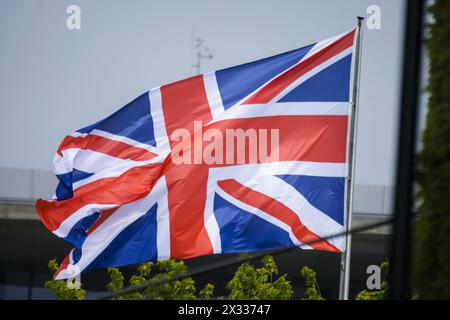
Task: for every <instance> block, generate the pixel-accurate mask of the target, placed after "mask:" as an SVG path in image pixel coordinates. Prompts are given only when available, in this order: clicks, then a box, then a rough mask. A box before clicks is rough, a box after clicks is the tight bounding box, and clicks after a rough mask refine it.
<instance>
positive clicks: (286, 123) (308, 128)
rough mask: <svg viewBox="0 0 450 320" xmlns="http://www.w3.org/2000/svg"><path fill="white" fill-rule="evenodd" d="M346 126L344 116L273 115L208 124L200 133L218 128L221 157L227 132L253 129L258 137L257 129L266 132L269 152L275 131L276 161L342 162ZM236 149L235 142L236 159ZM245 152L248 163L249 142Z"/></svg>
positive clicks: (344, 151) (344, 152) (344, 155)
mask: <svg viewBox="0 0 450 320" xmlns="http://www.w3.org/2000/svg"><path fill="white" fill-rule="evenodd" d="M347 124H348V117H347V116H272V117H258V118H249V119H232V120H224V121H220V122H216V123H212V124H211V125H208V126H207V127H205V128H204V130H203V132H205V130H207V129H210V128H215V129H219V130H220V131H221V132H222V134H223V137H224V140H225V141H223V144H224V147H223V150H224V152H223V154H224V157H225V150H226V143H229V141H226V138H225V136H226V135H225V132H226V129H242V130H244V131H246V130H256V133H257V135H258V134H259V133H258V132H259V130H261V129H266V130H267V137H268V138H267V141H266V143H268V150H270V147H271V146H270V135H271V131H270V130H274V129H278V132H279V161H312V162H334V163H344V162H345V158H346V141H347ZM261 143H263V141H260V140H258V141H257V144H258V147H259V146H260V144H261ZM204 144H206V143H204ZM236 146H237V144H236V143H235V150H234V151H235V155H234V156H235V158H236V152H237V149H236ZM203 149H204V148H203ZM250 149H251V148H250ZM241 151H242V150H241ZM245 152H246V161H247V163H248V152H249V142H248V140H246V147H245ZM261 160H262V161H261ZM257 162H264V159H259V157H258V161H257ZM224 165H225V164H224ZM213 166H217V165H213ZM221 166H222V165H221Z"/></svg>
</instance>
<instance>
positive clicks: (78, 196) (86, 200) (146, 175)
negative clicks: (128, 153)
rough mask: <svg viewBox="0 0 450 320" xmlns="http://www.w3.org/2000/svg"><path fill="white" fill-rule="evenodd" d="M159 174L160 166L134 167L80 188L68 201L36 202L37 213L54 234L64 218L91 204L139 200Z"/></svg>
mask: <svg viewBox="0 0 450 320" xmlns="http://www.w3.org/2000/svg"><path fill="white" fill-rule="evenodd" d="M160 171H161V164H151V165H145V166H139V167H134V168H131V169H129V170H127V171H126V172H125V173H123V174H122V175H120V176H118V177H112V178H104V179H99V180H96V181H93V182H91V183H88V184H86V185H84V186H81V187H80V188H78V189H77V190H75V191H74V194H73V197H72V198H70V199H67V200H60V201H47V200H42V199H39V200H37V202H36V211H37V212H38V214H39V216H40V218H41V220H42V222H43V223H44V225H45V226H46V227H47V228H48V229H49V230H50V231H54V230H56V229H58V227H59V225H60V224H61V223H62V222H63V221H64V220H65V219H66V218H67V217H69V216H70V215H71V214H73V213H74V212H76V211H77V210H79V209H81V208H82V207H84V206H86V205H88V204H90V203H96V204H117V205H122V204H125V203H128V202H131V201H135V200H137V199H140V198H142V197H143V196H145V195H146V194H148V192H150V190H151V189H152V188H153V185H154V184H155V182H156V180H157V179H158V177H159V176H160Z"/></svg>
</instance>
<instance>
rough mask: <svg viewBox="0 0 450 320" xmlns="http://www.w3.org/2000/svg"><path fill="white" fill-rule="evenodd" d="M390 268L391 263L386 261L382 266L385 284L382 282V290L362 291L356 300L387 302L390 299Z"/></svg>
mask: <svg viewBox="0 0 450 320" xmlns="http://www.w3.org/2000/svg"><path fill="white" fill-rule="evenodd" d="M388 268H389V263H388V262H387V261H384V262H383V263H382V264H381V265H380V270H381V273H382V274H383V275H384V279H383V282H381V289H380V290H362V291H361V292H359V293H358V294H357V295H356V297H355V300H385V299H387V297H388V290H389V284H388V282H387V280H386V275H387V270H388Z"/></svg>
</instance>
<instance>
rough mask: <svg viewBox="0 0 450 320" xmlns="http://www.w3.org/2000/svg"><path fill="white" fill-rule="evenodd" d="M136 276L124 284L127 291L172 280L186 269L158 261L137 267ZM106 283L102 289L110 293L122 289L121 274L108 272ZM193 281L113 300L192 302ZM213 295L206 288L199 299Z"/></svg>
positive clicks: (113, 270) (176, 263)
mask: <svg viewBox="0 0 450 320" xmlns="http://www.w3.org/2000/svg"><path fill="white" fill-rule="evenodd" d="M137 271H138V273H137V274H135V275H133V276H131V278H130V279H129V281H128V286H129V287H130V288H132V287H136V286H139V285H143V284H145V283H148V282H149V281H159V280H164V279H171V278H173V277H176V276H181V275H185V274H186V273H187V272H188V269H187V267H186V265H185V264H184V262H183V261H174V260H166V261H158V262H157V263H152V262H146V263H142V264H140V265H139V266H138V270H137ZM108 273H109V276H110V282H109V283H108V285H107V286H106V288H107V289H108V290H109V291H111V292H117V291H120V290H122V289H123V288H124V284H125V280H124V276H123V274H122V272H120V270H119V269H117V268H109V269H108ZM195 292H196V288H195V281H194V280H193V279H192V278H190V277H185V278H182V279H180V280H175V281H169V282H164V283H162V284H157V285H150V286H148V287H146V288H145V289H142V290H137V291H134V292H131V293H127V294H122V295H117V296H115V299H118V300H141V299H152V300H194V299H196V298H197V297H196V295H195ZM213 292H214V286H213V285H212V284H207V285H206V286H205V288H203V289H202V290H201V291H200V293H199V294H200V298H202V299H209V298H210V297H211V296H212V295H213Z"/></svg>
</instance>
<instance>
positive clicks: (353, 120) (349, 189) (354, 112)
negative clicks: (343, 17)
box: [339, 17, 364, 300]
mask: <svg viewBox="0 0 450 320" xmlns="http://www.w3.org/2000/svg"><path fill="white" fill-rule="evenodd" d="M357 20H358V23H357V27H356V34H355V47H354V48H355V49H354V52H353V54H354V64H353V78H352V92H351V102H350V114H349V116H350V129H349V134H348V139H349V144H348V150H347V159H348V167H347V177H346V199H345V231H346V235H345V251H344V252H342V254H341V263H340V271H341V272H340V281H339V300H348V293H349V287H350V257H351V247H352V246H351V241H352V235H351V234H350V231H351V227H352V215H353V191H354V179H353V177H354V176H355V166H354V163H355V155H356V152H355V151H356V136H357V121H358V102H359V90H358V89H359V78H360V66H361V42H362V41H361V40H362V32H361V31H362V23H363V21H364V17H357Z"/></svg>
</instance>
